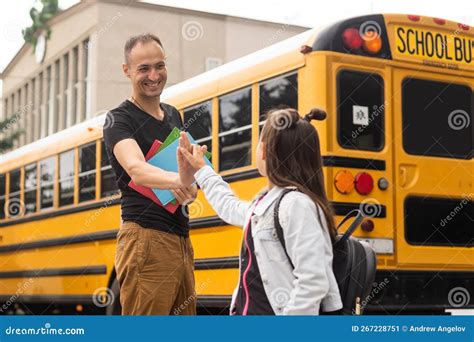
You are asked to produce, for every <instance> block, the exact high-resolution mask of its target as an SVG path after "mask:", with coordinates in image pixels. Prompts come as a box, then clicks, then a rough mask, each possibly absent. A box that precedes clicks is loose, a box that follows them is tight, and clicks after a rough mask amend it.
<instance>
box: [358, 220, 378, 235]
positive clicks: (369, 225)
mask: <svg viewBox="0 0 474 342" xmlns="http://www.w3.org/2000/svg"><path fill="white" fill-rule="evenodd" d="M360 228H361V229H362V230H363V231H364V232H368V233H370V232H371V231H373V230H374V228H375V224H374V221H372V220H364V222H362V224H361V225H360Z"/></svg>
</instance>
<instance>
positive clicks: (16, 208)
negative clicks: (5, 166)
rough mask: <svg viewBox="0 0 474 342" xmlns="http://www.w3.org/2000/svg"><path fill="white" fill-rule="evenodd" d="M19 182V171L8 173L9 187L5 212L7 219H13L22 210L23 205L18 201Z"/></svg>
mask: <svg viewBox="0 0 474 342" xmlns="http://www.w3.org/2000/svg"><path fill="white" fill-rule="evenodd" d="M20 180H21V170H20V169H17V170H14V171H12V172H10V187H9V191H8V192H9V197H8V205H7V211H8V216H9V217H15V216H19V215H21V214H22V211H23V210H24V207H23V204H22V203H21V200H20V189H21V187H20Z"/></svg>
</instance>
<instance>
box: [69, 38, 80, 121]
mask: <svg viewBox="0 0 474 342" xmlns="http://www.w3.org/2000/svg"><path fill="white" fill-rule="evenodd" d="M72 83H73V85H72V104H71V108H72V113H71V115H72V117H71V118H72V120H71V125H74V124H75V123H76V122H78V121H77V115H78V112H77V104H78V97H79V86H80V82H79V48H78V47H77V46H76V47H75V48H74V49H73V50H72Z"/></svg>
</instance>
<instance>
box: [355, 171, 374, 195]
mask: <svg viewBox="0 0 474 342" xmlns="http://www.w3.org/2000/svg"><path fill="white" fill-rule="evenodd" d="M355 188H356V190H357V192H358V193H359V194H361V195H368V194H370V192H371V191H372V190H373V188H374V180H373V178H372V176H371V175H369V174H368V173H367V172H359V173H358V174H357V175H356V176H355Z"/></svg>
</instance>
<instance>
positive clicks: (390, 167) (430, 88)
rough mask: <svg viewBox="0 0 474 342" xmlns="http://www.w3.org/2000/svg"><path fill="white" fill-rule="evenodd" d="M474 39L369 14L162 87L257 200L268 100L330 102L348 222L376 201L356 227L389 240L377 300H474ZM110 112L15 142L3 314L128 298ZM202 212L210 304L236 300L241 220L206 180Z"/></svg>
mask: <svg viewBox="0 0 474 342" xmlns="http://www.w3.org/2000/svg"><path fill="white" fill-rule="evenodd" d="M473 44H474V35H473V29H472V28H471V27H469V26H467V25H464V24H459V23H454V22H450V21H447V20H443V19H438V18H429V17H422V16H407V15H370V16H363V17H358V18H352V19H347V20H343V21H341V22H338V23H336V24H333V25H330V26H328V27H325V28H324V29H323V30H309V31H307V32H305V33H302V34H300V35H298V36H295V37H293V38H290V39H288V40H286V41H283V42H281V43H278V44H275V45H273V46H270V47H268V48H265V49H263V50H261V51H258V52H256V53H253V54H251V55H248V56H246V57H243V58H240V59H238V60H236V61H234V62H231V63H228V64H226V65H223V66H221V67H219V68H216V69H214V70H212V71H209V72H206V73H205V74H202V75H200V76H197V77H195V78H192V79H190V80H188V81H185V82H183V83H181V84H179V85H176V86H173V87H171V88H169V89H167V90H166V91H165V93H164V94H163V96H162V100H163V101H165V102H168V103H170V104H173V105H174V106H176V107H177V108H178V109H179V110H180V112H181V114H182V115H183V118H184V122H185V126H186V128H187V129H188V130H189V131H190V132H191V134H192V135H193V136H194V137H195V138H196V139H197V140H198V142H199V143H201V144H206V145H208V146H209V150H210V151H211V153H212V163H213V165H214V167H215V169H216V170H217V171H218V172H219V173H220V174H221V175H222V176H223V177H224V179H225V180H226V181H228V182H230V184H231V186H232V188H233V190H234V191H235V192H236V193H237V195H238V196H240V197H241V198H243V199H248V200H249V199H251V198H252V197H253V195H254V194H255V193H256V192H257V191H258V190H259V189H260V188H262V187H263V186H264V185H265V179H264V178H262V177H260V176H259V174H258V172H257V170H256V163H255V161H256V159H255V158H256V157H255V147H256V145H257V142H258V138H259V132H260V128H261V126H262V124H263V120H264V116H263V114H264V113H265V111H266V110H268V109H269V108H272V107H275V106H279V105H287V106H290V107H294V108H297V109H298V110H299V111H300V113H302V114H304V113H306V112H308V111H309V110H310V109H311V108H313V107H315V106H318V107H321V108H324V109H325V110H326V111H327V113H328V117H327V119H326V120H324V121H320V122H317V123H315V124H314V125H315V127H316V128H317V130H318V132H319V135H320V139H321V148H322V155H323V161H324V175H325V185H326V189H327V193H328V196H329V198H330V199H331V201H332V205H333V207H334V211H335V215H336V220H340V219H341V218H342V217H343V215H345V214H346V213H347V212H349V211H350V210H352V209H354V208H362V209H363V210H364V212H365V215H366V219H365V222H364V223H363V224H362V225H361V227H360V228H359V229H358V230H357V231H356V233H355V235H356V236H357V237H358V238H360V239H363V240H366V241H368V242H369V243H370V244H372V246H373V247H374V248H375V250H376V252H377V260H378V272H377V279H376V283H375V284H374V291H373V294H371V296H370V298H366V300H365V301H364V304H366V307H367V311H366V312H371V311H372V312H374V311H376V312H380V313H386V312H399V311H401V310H405V311H410V312H417V311H418V312H420V311H424V312H426V311H432V312H435V311H441V310H444V309H446V308H449V307H472V306H473V303H472V299H470V298H471V296H472V297H474V295H473V294H471V293H469V291H472V289H473V288H474V281H473V276H474V268H473V265H474V251H473V242H474V239H473V238H474V222H473V219H474V209H473V193H474V191H473V182H474V164H473V161H472V156H473V153H472V151H473V136H474V135H473V127H474V123H473V115H472V105H473V85H474V74H473V70H474V67H473V62H472V57H473ZM117 67H118V66H117ZM170 72H173V71H172V70H170ZM104 119H105V116H104V115H102V116H100V117H98V118H95V119H93V120H89V121H86V122H84V123H81V124H78V125H76V126H74V127H72V128H69V129H66V130H65V131H62V132H59V133H57V134H54V135H52V136H49V137H47V138H45V139H42V140H40V141H38V142H35V143H33V144H30V145H27V146H24V147H22V148H20V149H18V150H15V151H12V152H10V153H7V154H6V155H4V156H2V158H1V161H0V208H1V210H0V284H1V285H0V297H1V302H2V303H3V306H1V307H0V309H1V312H33V313H35V312H63V313H67V312H74V311H77V312H91V311H96V312H99V313H103V312H107V313H117V312H119V310H120V307H119V305H118V301H117V297H118V284H117V281H116V278H115V270H114V255H115V237H116V234H117V230H118V228H119V226H120V195H119V194H118V193H117V188H116V184H115V182H114V175H113V173H112V170H111V168H110V165H109V163H108V160H107V157H106V155H105V149H104V145H103V140H102V125H103V124H105V125H110V124H113V123H112V122H105V123H104V122H103V121H104ZM308 157H309V158H310V157H311V156H308ZM189 211H190V215H191V219H190V226H191V239H192V242H193V245H194V249H195V274H196V290H197V295H198V303H199V307H200V308H203V309H204V308H205V309H208V310H209V309H219V308H225V307H226V306H227V305H228V304H229V301H230V295H231V293H232V290H233V288H234V286H235V285H236V282H237V278H238V264H239V263H238V255H239V247H240V241H241V234H242V231H241V228H240V227H233V226H229V225H227V224H226V223H225V222H223V221H222V220H220V219H219V218H218V217H217V216H216V214H215V212H214V211H213V210H212V208H211V207H210V206H209V204H208V203H207V202H206V200H205V198H204V196H203V194H202V193H201V192H200V193H199V194H198V197H197V199H196V201H195V202H194V203H193V204H191V205H190V206H189ZM108 300H110V303H108V302H107V301H108ZM105 304H111V305H108V306H106V305H105ZM54 310H55V311H54ZM213 312H215V311H213Z"/></svg>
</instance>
